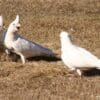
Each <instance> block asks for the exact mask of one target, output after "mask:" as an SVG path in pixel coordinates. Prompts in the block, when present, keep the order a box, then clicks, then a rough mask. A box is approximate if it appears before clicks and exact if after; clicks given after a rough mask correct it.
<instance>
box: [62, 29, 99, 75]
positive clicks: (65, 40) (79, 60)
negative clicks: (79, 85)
mask: <svg viewBox="0 0 100 100" xmlns="http://www.w3.org/2000/svg"><path fill="white" fill-rule="evenodd" d="M60 41H61V58H62V61H63V62H64V64H65V65H66V66H68V68H69V69H70V70H76V71H77V73H78V74H79V75H80V76H81V75H82V72H81V70H80V69H84V68H97V69H100V60H99V59H98V58H97V57H96V56H94V55H93V54H92V53H90V52H89V51H87V50H86V49H84V48H81V47H78V46H76V45H74V44H73V43H72V41H71V40H70V37H69V33H67V32H64V31H63V32H61V33H60Z"/></svg>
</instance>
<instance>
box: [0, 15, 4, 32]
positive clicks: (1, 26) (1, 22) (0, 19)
mask: <svg viewBox="0 0 100 100" xmlns="http://www.w3.org/2000/svg"><path fill="white" fill-rule="evenodd" d="M2 28H3V17H2V16H0V31H1V30H2Z"/></svg>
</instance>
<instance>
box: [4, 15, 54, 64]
mask: <svg viewBox="0 0 100 100" xmlns="http://www.w3.org/2000/svg"><path fill="white" fill-rule="evenodd" d="M20 27H21V25H20V23H19V15H17V16H16V19H15V20H14V21H13V22H12V23H11V24H10V25H9V27H8V30H7V33H6V35H5V40H4V44H5V46H6V48H7V51H8V50H9V51H11V52H14V53H16V54H18V55H19V56H20V57H21V60H22V63H23V64H24V63H25V59H26V58H29V57H34V56H54V53H53V51H52V50H50V49H47V48H45V47H43V46H41V45H39V44H37V43H35V42H32V41H29V40H27V39H25V38H23V37H21V36H20V35H18V34H17V32H18V31H19V28H20ZM9 51H8V52H9Z"/></svg>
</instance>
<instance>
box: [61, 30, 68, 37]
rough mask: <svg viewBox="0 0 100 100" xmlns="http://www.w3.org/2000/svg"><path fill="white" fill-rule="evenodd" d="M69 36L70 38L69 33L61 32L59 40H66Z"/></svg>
mask: <svg viewBox="0 0 100 100" xmlns="http://www.w3.org/2000/svg"><path fill="white" fill-rule="evenodd" d="M69 36H70V35H69V33H68V32H65V31H62V32H61V33H60V38H68V37H69Z"/></svg>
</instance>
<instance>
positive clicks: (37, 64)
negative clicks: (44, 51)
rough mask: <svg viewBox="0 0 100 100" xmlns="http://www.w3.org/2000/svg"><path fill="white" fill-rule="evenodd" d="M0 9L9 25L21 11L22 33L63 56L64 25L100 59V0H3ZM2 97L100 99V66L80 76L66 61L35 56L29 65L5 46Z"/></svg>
mask: <svg viewBox="0 0 100 100" xmlns="http://www.w3.org/2000/svg"><path fill="white" fill-rule="evenodd" d="M0 14H2V15H3V17H4V25H5V27H6V28H7V27H8V25H9V23H10V22H11V21H12V20H14V19H15V16H16V15H17V14H19V16H20V23H21V29H20V32H19V34H20V35H22V36H24V37H26V38H27V39H30V40H31V41H35V42H37V43H39V44H41V45H43V46H45V47H48V48H50V49H52V50H53V51H54V52H55V53H58V55H59V56H60V54H61V50H60V47H61V46H60V39H59V34H60V32H61V31H62V30H64V31H68V32H69V33H70V34H71V36H72V38H73V41H74V43H75V44H77V45H79V46H81V47H84V48H86V49H87V50H89V51H91V52H92V53H93V54H94V55H96V56H97V57H99V58H100V1H99V0H0ZM1 34H2V33H1ZM0 100H100V71H99V70H95V69H92V70H87V71H85V72H83V77H79V76H78V75H77V74H76V73H70V72H69V70H68V68H67V66H65V65H64V64H63V62H62V61H61V60H45V59H44V60H43V59H41V60H38V61H36V60H34V59H33V60H31V61H30V60H27V62H26V64H24V65H23V64H22V62H21V60H20V59H19V60H18V61H17V62H14V61H13V60H12V59H11V58H10V57H8V56H7V55H6V54H5V53H4V51H3V50H2V47H1V46H0Z"/></svg>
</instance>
